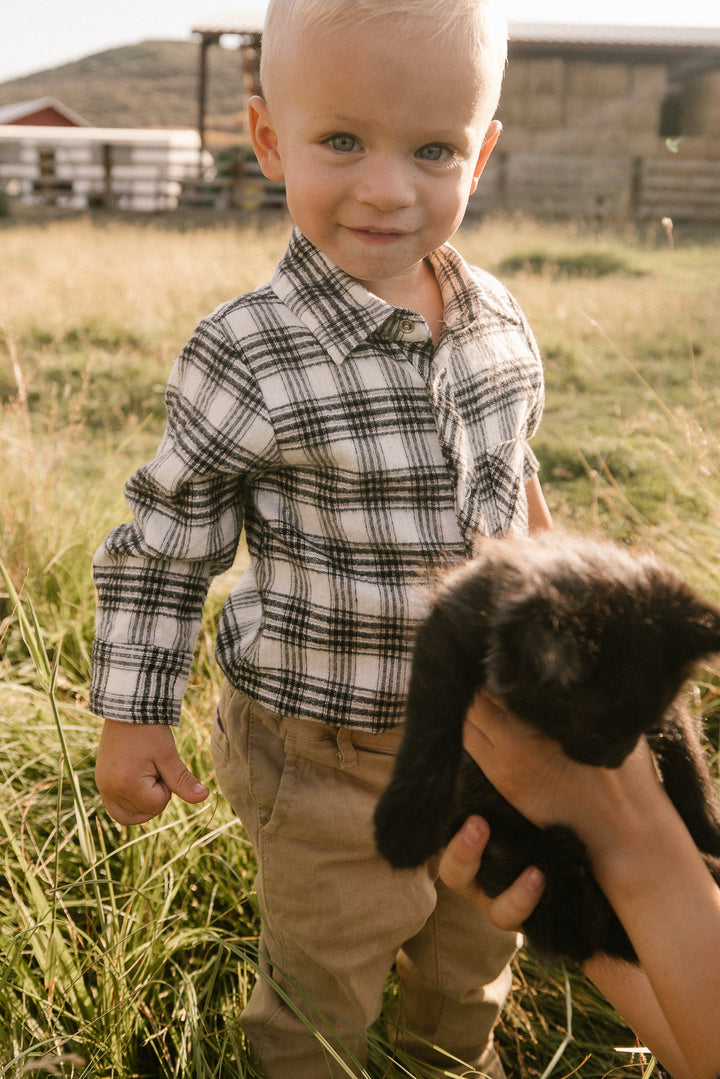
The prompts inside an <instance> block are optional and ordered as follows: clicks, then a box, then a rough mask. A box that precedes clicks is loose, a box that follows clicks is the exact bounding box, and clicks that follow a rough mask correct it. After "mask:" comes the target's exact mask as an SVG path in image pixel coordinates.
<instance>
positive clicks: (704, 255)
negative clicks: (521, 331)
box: [0, 219, 720, 1079]
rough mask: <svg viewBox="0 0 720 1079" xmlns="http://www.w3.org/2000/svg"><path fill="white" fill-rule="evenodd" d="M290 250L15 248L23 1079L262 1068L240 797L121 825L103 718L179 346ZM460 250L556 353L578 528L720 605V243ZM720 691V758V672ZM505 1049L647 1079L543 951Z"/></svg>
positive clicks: (47, 241) (202, 736) (205, 656)
mask: <svg viewBox="0 0 720 1079" xmlns="http://www.w3.org/2000/svg"><path fill="white" fill-rule="evenodd" d="M287 234H288V229H287V226H286V225H285V224H283V223H272V224H271V225H269V226H268V227H266V228H263V229H255V228H247V229H239V228H238V227H237V226H234V225H229V224H227V223H224V224H223V223H220V224H216V225H212V224H209V223H205V224H204V225H199V224H197V223H193V222H184V223H182V224H181V223H172V224H171V223H167V222H166V223H164V222H146V223H142V224H138V223H135V222H131V221H127V222H124V221H120V220H107V221H96V222H93V221H90V220H87V219H82V220H74V221H63V220H57V221H50V222H46V223H44V224H43V223H38V222H22V221H20V220H13V219H11V220H9V221H8V222H6V223H3V225H2V229H1V230H0V245H1V247H2V257H1V258H0V460H2V462H3V467H2V469H1V470H0V505H2V507H3V509H2V519H1V521H0V558H1V559H2V562H3V563H4V565H5V567H6V568H7V582H6V588H5V593H6V596H5V598H0V642H1V644H0V647H1V648H2V655H1V657H0V783H2V797H1V798H0V853H1V855H2V877H1V878H0V1079H1V1077H5V1076H8V1077H9V1076H13V1077H14V1076H21V1075H27V1074H47V1075H61V1076H76V1077H77V1076H88V1077H90V1076H92V1077H94V1079H98V1077H110V1076H112V1077H114V1079H131V1077H138V1079H139V1077H154V1076H162V1077H174V1076H178V1077H179V1076H183V1077H192V1079H206V1077H208V1079H209V1077H210V1076H218V1077H228V1079H229V1077H231V1076H238V1075H240V1076H243V1075H244V1076H248V1077H252V1076H253V1072H252V1070H251V1068H250V1067H249V1066H248V1064H247V1062H246V1052H245V1046H244V1044H243V1041H242V1037H241V1034H240V1030H239V1027H238V1024H237V1016H238V1013H239V1011H240V1010H241V1008H242V1006H243V1002H244V1000H245V999H246V996H247V993H248V991H249V988H250V986H251V984H252V980H253V978H254V946H255V942H256V939H257V933H258V921H257V911H256V903H255V897H254V892H253V857H252V852H251V850H250V849H249V847H248V844H247V841H246V839H245V837H244V835H243V832H242V829H241V828H240V826H239V825H238V824H237V823H236V822H235V821H234V819H233V818H232V815H231V814H230V813H229V811H228V809H227V807H226V806H225V804H224V803H223V801H222V800H221V799H220V798H219V797H218V796H215V795H213V797H212V798H211V799H210V802H209V804H207V805H206V806H204V807H202V808H200V809H192V808H191V807H188V806H185V805H176V804H174V805H173V806H172V807H171V808H170V809H168V811H167V812H166V813H165V814H164V816H163V817H162V819H161V820H160V821H159V822H154V823H153V824H152V825H148V826H146V827H144V828H134V829H122V828H120V827H118V826H116V825H115V824H114V823H113V822H112V821H111V820H110V819H109V818H108V817H107V815H106V814H105V812H104V810H103V808H102V805H101V803H100V801H99V798H98V796H97V793H96V791H95V789H94V785H93V781H92V770H93V759H94V751H95V745H96V739H97V734H98V730H99V721H98V720H97V719H95V718H94V717H92V716H91V715H90V714H89V713H88V712H87V710H86V699H87V698H86V694H87V685H88V670H89V650H90V644H91V640H92V619H93V613H94V598H93V591H92V582H91V578H90V558H91V555H92V552H93V551H94V550H95V548H96V547H97V545H98V544H99V542H100V541H101V539H102V538H103V536H104V535H105V534H106V532H107V530H108V528H109V527H110V526H111V525H112V524H114V523H116V522H117V521H119V520H121V519H124V518H125V517H126V510H125V507H124V504H123V501H122V492H121V487H122V482H123V480H124V479H125V478H126V477H127V475H129V473H130V472H131V471H132V470H133V469H134V468H135V467H136V466H137V465H138V464H140V463H141V462H142V461H143V460H145V459H146V457H147V456H148V455H149V454H151V453H152V451H153V449H154V446H155V444H156V442H157V439H158V436H159V434H160V432H161V430H162V423H163V398H162V394H163V388H164V383H165V379H166V377H167V374H168V371H169V368H170V365H171V363H172V361H173V359H174V356H175V354H176V353H177V351H178V350H179V348H180V347H181V345H182V344H183V343H184V341H185V340H186V339H187V337H188V335H189V334H190V333H191V331H192V329H193V327H194V325H195V323H196V321H197V320H198V319H199V318H200V317H201V316H202V315H203V314H205V313H206V312H207V311H208V310H210V309H212V308H213V307H214V306H215V305H216V304H218V303H219V302H221V301H222V300H224V299H226V298H228V297H229V296H231V295H234V294H235V293H237V292H238V291H241V290H244V289H247V288H250V287H252V286H254V285H255V284H257V283H259V282H261V281H264V280H266V279H267V278H268V277H269V276H270V274H271V272H272V268H273V266H274V263H275V262H276V260H277V258H278V256H279V255H280V253H281V252H282V250H283V249H284V246H285V242H286V239H287ZM457 244H458V246H459V247H460V248H461V250H462V251H463V253H465V254H466V255H467V256H468V257H470V258H471V259H472V260H473V261H476V262H478V263H480V264H482V265H483V266H485V267H487V268H488V269H491V270H494V271H496V272H498V273H499V274H500V275H501V276H503V277H504V279H505V280H506V281H507V282H508V284H509V285H510V287H511V289H512V291H513V292H514V293H515V294H516V296H517V297H518V299H519V300H520V302H521V304H522V305H523V307H524V309H525V311H526V313H527V315H528V317H529V320H530V322H531V324H532V325H533V327H534V329H535V332H536V334H537V337H538V340H539V343H540V345H541V348H542V351H543V353H544V356H545V358H546V367H547V389H548V405H547V411H546V417H545V421H544V424H543V427H542V429H541V433H540V434H539V435H538V437H537V439H536V443H535V448H536V452H537V453H538V456H539V458H540V460H541V463H542V468H543V472H542V478H543V482H544V486H545V489H546V493H547V495H548V499H549V502H550V504H551V508H552V510H553V513H554V515H555V518H556V521H557V522H558V523H560V524H569V525H572V526H573V527H582V528H585V527H589V528H592V529H596V530H599V531H602V532H606V533H609V534H611V535H613V536H615V537H618V538H620V539H622V540H623V541H627V542H629V543H640V544H644V545H650V546H652V547H653V548H655V549H656V550H658V552H659V553H661V554H662V555H664V556H665V557H666V558H667V559H668V560H670V561H671V562H673V563H674V564H675V565H676V566H677V567H678V568H679V569H680V570H681V571H682V572H683V573H685V574H686V575H687V576H688V577H689V578H690V579H691V580H693V581H694V583H695V584H696V585H698V586H699V587H700V588H701V589H702V590H703V591H704V592H706V593H707V594H709V595H712V596H714V597H715V598H716V599H720V572H719V570H718V561H717V549H718V543H717V537H718V515H719V513H720V495H719V491H720V484H719V481H718V467H717V465H718V460H717V459H718V453H719V449H720V440H719V438H718V430H719V426H718V423H717V415H718V399H719V397H720V347H719V346H720V319H719V318H718V312H717V271H718V265H717V264H718V255H719V250H720V249H719V247H718V245H717V243H713V242H710V241H707V242H705V243H702V244H701V243H698V242H694V241H693V240H692V238H691V237H689V236H683V233H682V230H676V233H675V235H674V236H671V235H670V234H668V233H667V232H666V230H664V229H663V228H662V227H661V225H660V224H659V223H658V225H657V227H656V228H655V227H654V228H653V229H652V230H650V231H649V232H648V233H647V234H644V235H642V236H638V235H636V234H631V233H624V234H618V235H597V234H596V233H595V232H594V231H592V230H586V231H583V230H579V229H575V228H573V229H570V228H561V227H555V228H549V227H541V226H538V225H536V224H533V223H532V222H528V221H523V220H489V221H487V222H485V223H483V224H481V225H477V226H472V227H468V228H466V229H465V230H463V232H462V233H461V234H460V235H459V237H458V238H457ZM241 561H242V552H241V554H240V562H241ZM231 577H232V574H230V575H228V577H226V578H224V579H220V580H218V581H217V582H216V583H215V585H214V587H213V592H212V595H211V598H210V602H209V603H208V609H207V618H206V621H205V624H204V627H203V632H202V635H201V642H200V647H199V651H198V655H197V659H196V663H195V667H194V670H193V675H192V679H191V686H190V689H189V691H188V694H187V698H186V703H185V712H184V723H183V727H182V729H181V731H180V733H179V735H178V737H179V740H180V742H181V744H182V751H183V752H184V753H185V754H186V755H187V757H188V759H189V761H190V763H191V767H193V768H194V770H195V772H196V774H198V775H201V776H202V777H204V778H206V779H207V778H208V777H211V763H210V757H209V747H208V740H209V728H210V717H211V715H212V710H213V707H214V702H215V700H216V697H217V694H218V691H219V676H218V672H217V670H216V668H215V667H214V665H213V662H212V658H211V657H212V645H213V634H214V620H215V616H216V615H217V612H218V610H219V607H220V604H221V602H222V597H223V595H224V594H225V592H226V591H227V588H228V586H229V583H230V581H229V579H230V578H231ZM14 590H18V591H21V593H22V595H21V599H20V604H19V606H16V604H15V602H14V598H13V592H14ZM0 592H2V586H1V585H0ZM696 696H697V701H698V707H699V708H700V710H701V711H702V713H703V716H704V719H705V721H706V725H707V730H708V734H709V736H710V741H711V744H712V745H714V746H715V747H716V746H717V727H718V716H720V712H718V709H717V705H716V691H715V688H714V678H713V677H712V674H711V673H710V672H708V675H707V677H704V678H703V679H701V680H699V681H698V686H697V694H696ZM392 992H393V986H392V984H390V985H389V986H388V993H392ZM499 1039H500V1043H501V1047H502V1052H503V1056H504V1060H505V1063H506V1066H507V1068H508V1073H509V1075H511V1076H512V1077H514V1079H540V1077H541V1076H543V1075H545V1074H550V1071H548V1069H549V1068H550V1066H551V1065H552V1063H553V1059H554V1057H555V1055H556V1052H557V1051H558V1050H561V1053H560V1056H559V1058H558V1060H557V1063H556V1064H555V1065H554V1067H553V1068H552V1074H553V1076H565V1075H569V1074H570V1073H574V1074H577V1075H580V1076H585V1077H598V1076H604V1075H613V1076H617V1075H625V1074H627V1075H641V1074H643V1068H642V1067H641V1066H640V1065H639V1064H638V1063H631V1061H630V1056H629V1054H627V1053H625V1054H623V1053H619V1052H617V1051H616V1049H615V1047H618V1046H629V1045H632V1044H633V1038H632V1036H631V1034H630V1033H629V1032H628V1031H627V1030H626V1029H625V1028H624V1027H623V1025H622V1024H621V1023H620V1022H619V1021H618V1020H617V1018H616V1017H615V1016H614V1014H613V1013H612V1011H611V1010H610V1009H608V1008H607V1006H606V1005H605V1004H604V1003H603V1002H602V1000H600V999H598V997H597V995H596V994H594V993H593V992H592V990H591V989H590V987H588V985H587V983H585V982H584V980H583V979H582V978H581V977H580V976H579V975H577V974H576V973H574V972H571V971H569V972H568V973H567V977H566V974H565V972H563V971H561V970H552V971H548V970H543V969H540V968H538V966H537V965H536V964H535V962H534V961H533V959H532V957H531V956H529V955H522V956H521V957H520V959H519V960H518V962H517V963H516V967H515V985H514V990H513V996H512V1000H511V1002H510V1005H509V1007H508V1009H507V1012H506V1015H505V1017H504V1019H503V1022H502V1025H501V1029H500V1032H499ZM651 1067H652V1065H650V1067H646V1069H645V1071H646V1072H647V1073H649V1071H650V1070H651ZM372 1074H373V1076H378V1077H379V1076H385V1075H388V1076H389V1075H410V1076H412V1075H413V1074H414V1072H413V1069H412V1065H411V1064H407V1065H406V1066H403V1067H401V1066H400V1065H396V1066H394V1070H393V1069H391V1068H390V1066H389V1063H388V1051H387V1047H386V1046H385V1045H384V1042H383V1032H382V1029H381V1028H380V1027H379V1026H378V1029H377V1030H376V1031H375V1032H374V1037H373V1057H372Z"/></svg>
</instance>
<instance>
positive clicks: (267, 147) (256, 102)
mask: <svg viewBox="0 0 720 1079" xmlns="http://www.w3.org/2000/svg"><path fill="white" fill-rule="evenodd" d="M248 123H249V126H250V141H251V142H252V148H253V150H254V151H255V156H256V158H257V159H258V163H259V165H260V168H261V169H262V172H263V176H267V178H268V180H282V179H284V173H283V167H282V161H281V159H280V153H279V150H278V137H277V133H276V131H275V128H274V127H273V122H272V119H271V117H270V111H269V109H268V107H267V104H266V103H265V101H264V100H263V98H261V97H257V96H254V97H251V98H250V100H249V102H248Z"/></svg>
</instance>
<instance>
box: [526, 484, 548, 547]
mask: <svg viewBox="0 0 720 1079" xmlns="http://www.w3.org/2000/svg"><path fill="white" fill-rule="evenodd" d="M525 493H526V495H527V506H528V526H529V529H530V533H531V534H532V533H533V532H544V531H545V529H547V528H552V517H551V516H550V510H549V509H548V506H547V502H546V501H545V495H544V493H543V489H542V487H541V486H540V480H539V479H538V477H537V476H533V478H532V479H531V480H528V482H527V483H526V484H525Z"/></svg>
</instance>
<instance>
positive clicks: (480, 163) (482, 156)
mask: <svg viewBox="0 0 720 1079" xmlns="http://www.w3.org/2000/svg"><path fill="white" fill-rule="evenodd" d="M501 131H502V124H501V123H500V121H499V120H493V122H492V123H491V124H490V127H489V128H488V129H487V131H486V132H485V138H484V140H483V144H482V146H481V148H480V153H479V154H478V159H477V161H476V162H475V168H474V170H473V179H472V186H471V188H470V194H471V195H472V193H473V192H474V191H475V189H476V188H477V185H478V180H479V179H480V177H481V175H482V171H483V169H484V168H485V166H486V165H487V160H488V158H489V157H490V154H491V153H492V151H493V147H494V146H495V143H496V142H497V140H498V139H499V138H500V132H501Z"/></svg>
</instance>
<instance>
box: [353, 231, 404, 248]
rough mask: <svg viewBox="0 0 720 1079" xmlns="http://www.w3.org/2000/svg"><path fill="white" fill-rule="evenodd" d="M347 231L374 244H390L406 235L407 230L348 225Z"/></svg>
mask: <svg viewBox="0 0 720 1079" xmlns="http://www.w3.org/2000/svg"><path fill="white" fill-rule="evenodd" d="M348 232H350V233H352V235H353V236H356V237H357V238H358V239H359V240H363V241H365V242H366V243H374V244H390V243H393V242H394V241H396V240H402V239H403V238H404V237H405V236H407V232H403V231H402V230H401V229H383V228H350V227H349V228H348Z"/></svg>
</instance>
